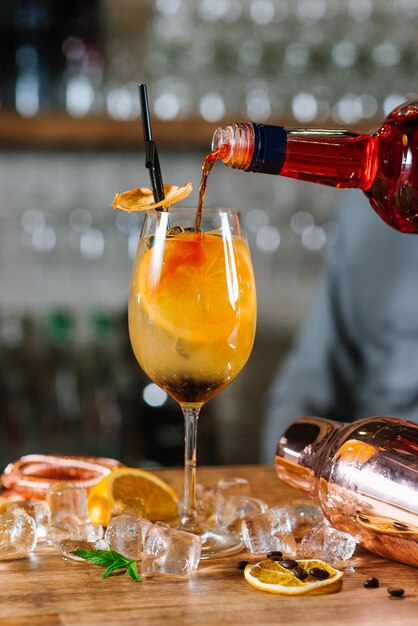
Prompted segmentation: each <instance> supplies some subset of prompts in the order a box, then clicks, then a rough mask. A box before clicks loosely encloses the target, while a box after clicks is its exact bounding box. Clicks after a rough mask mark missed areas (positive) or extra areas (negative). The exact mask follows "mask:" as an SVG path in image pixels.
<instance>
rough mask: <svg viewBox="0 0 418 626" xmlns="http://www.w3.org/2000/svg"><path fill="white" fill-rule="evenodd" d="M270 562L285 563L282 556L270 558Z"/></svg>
mask: <svg viewBox="0 0 418 626" xmlns="http://www.w3.org/2000/svg"><path fill="white" fill-rule="evenodd" d="M269 561H276V562H278V563H281V562H282V561H283V557H282V556H269Z"/></svg>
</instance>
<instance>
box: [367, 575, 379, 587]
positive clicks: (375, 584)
mask: <svg viewBox="0 0 418 626" xmlns="http://www.w3.org/2000/svg"><path fill="white" fill-rule="evenodd" d="M378 586H379V580H378V579H377V578H376V577H375V576H372V577H371V578H366V580H365V581H364V583H363V587H366V589H376V588H377V587H378Z"/></svg>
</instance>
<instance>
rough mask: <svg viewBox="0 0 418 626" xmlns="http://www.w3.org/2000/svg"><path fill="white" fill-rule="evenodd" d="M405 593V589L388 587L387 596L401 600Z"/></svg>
mask: <svg viewBox="0 0 418 626" xmlns="http://www.w3.org/2000/svg"><path fill="white" fill-rule="evenodd" d="M404 593H405V589H402V588H401V587H388V594H389V595H391V596H394V597H395V598H402V596H403V594H404Z"/></svg>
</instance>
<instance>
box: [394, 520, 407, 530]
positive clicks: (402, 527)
mask: <svg viewBox="0 0 418 626" xmlns="http://www.w3.org/2000/svg"><path fill="white" fill-rule="evenodd" d="M393 527H394V528H397V530H409V526H408V525H407V524H404V523H403V522H393Z"/></svg>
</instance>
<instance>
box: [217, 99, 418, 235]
mask: <svg viewBox="0 0 418 626" xmlns="http://www.w3.org/2000/svg"><path fill="white" fill-rule="evenodd" d="M249 126H250V127H252V129H253V132H252V134H251V133H249V132H248V127H249ZM279 128H280V127H273V126H264V125H256V124H252V125H251V124H244V125H243V124H240V125H231V126H230V127H228V132H227V133H225V134H224V131H223V130H222V129H218V130H217V131H216V133H215V136H214V145H215V146H216V150H218V151H219V149H222V148H224V149H225V150H224V152H223V153H222V154H221V155H219V156H218V157H217V158H221V159H222V160H223V161H224V163H226V164H227V165H229V166H231V167H238V168H240V169H246V170H247V171H256V172H267V173H276V174H280V175H282V176H288V177H290V178H297V179H299V180H304V181H310V182H314V183H320V184H323V185H331V186H333V187H340V188H358V189H362V190H363V191H364V193H365V194H366V196H367V197H368V198H369V201H370V204H371V205H372V207H373V209H374V210H375V211H376V213H377V214H378V215H379V216H380V217H381V218H382V219H383V220H384V221H385V222H386V223H387V224H389V225H390V226H392V227H393V228H395V229H396V230H399V231H401V232H405V233H418V104H417V103H410V104H404V105H401V106H399V107H398V108H397V109H395V110H394V111H393V112H392V113H390V114H389V116H388V117H387V118H386V120H385V122H384V124H383V126H382V127H381V128H379V129H378V130H377V131H376V132H373V133H371V134H356V133H349V132H347V131H341V130H315V129H283V128H282V129H281V130H282V131H283V134H282V138H281V136H280V134H278V133H277V130H278V129H279ZM238 136H239V141H236V143H234V144H233V143H231V142H229V143H228V142H226V143H225V139H224V137H232V141H234V140H235V139H236V137H238ZM243 138H244V140H243ZM245 142H247V143H246V144H245ZM248 145H250V146H251V147H252V149H253V158H252V161H251V163H249V164H247V163H246V165H245V166H243V165H242V163H243V160H242V153H243V149H244V148H243V146H245V149H248ZM216 150H215V151H213V152H212V153H211V154H210V155H209V156H211V158H214V155H215V152H216ZM207 158H208V157H207Z"/></svg>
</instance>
